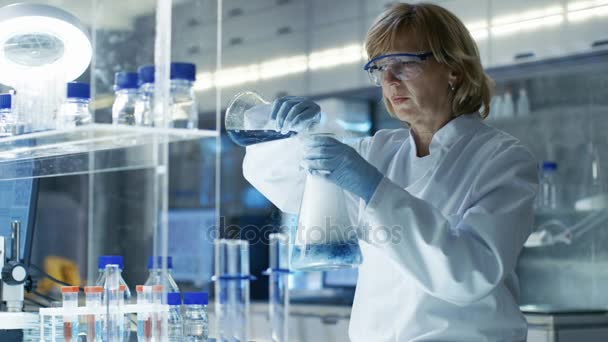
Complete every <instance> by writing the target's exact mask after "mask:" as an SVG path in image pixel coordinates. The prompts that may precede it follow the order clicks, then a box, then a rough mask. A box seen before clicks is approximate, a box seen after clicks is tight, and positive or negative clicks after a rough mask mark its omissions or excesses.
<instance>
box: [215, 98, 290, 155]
mask: <svg viewBox="0 0 608 342" xmlns="http://www.w3.org/2000/svg"><path fill="white" fill-rule="evenodd" d="M271 109H272V105H271V104H270V102H268V101H266V100H264V99H263V98H262V97H261V96H260V95H258V94H257V93H255V92H252V91H245V92H242V93H239V94H237V95H236V96H235V97H234V98H233V99H232V101H230V103H229V104H228V109H227V110H226V131H228V135H229V136H230V138H231V139H232V141H234V142H235V143H236V144H238V145H241V146H248V145H253V144H258V143H262V142H266V141H272V140H279V139H285V138H289V137H291V136H292V135H294V134H296V132H295V131H289V132H287V133H286V134H282V133H281V132H278V131H276V129H275V128H276V123H275V120H273V119H272V118H271V117H270V114H271V113H270V111H271Z"/></svg>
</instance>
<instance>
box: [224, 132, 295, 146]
mask: <svg viewBox="0 0 608 342" xmlns="http://www.w3.org/2000/svg"><path fill="white" fill-rule="evenodd" d="M295 134H296V132H294V131H289V132H287V133H286V134H282V133H281V132H277V131H274V130H262V129H254V130H228V135H229V136H230V138H231V139H232V141H234V142H235V143H236V144H238V145H240V146H249V145H253V144H259V143H263V142H267V141H274V140H280V139H286V138H289V137H292V136H293V135H295Z"/></svg>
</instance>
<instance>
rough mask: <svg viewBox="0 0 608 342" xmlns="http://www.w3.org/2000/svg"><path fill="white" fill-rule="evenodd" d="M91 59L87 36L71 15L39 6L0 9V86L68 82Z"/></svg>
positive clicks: (77, 75) (90, 47)
mask: <svg viewBox="0 0 608 342" xmlns="http://www.w3.org/2000/svg"><path fill="white" fill-rule="evenodd" d="M92 56H93V48H92V46H91V41H90V39H89V34H88V33H87V30H86V28H85V27H84V26H83V25H82V23H81V22H80V20H78V18H76V17H75V16H73V15H72V14H70V13H68V12H66V11H64V10H62V9H59V8H57V7H53V6H49V5H43V4H31V3H17V4H12V5H8V6H5V7H2V8H0V83H3V84H6V85H14V84H16V83H18V82H23V81H24V80H25V81H29V80H36V79H45V78H46V79H51V78H54V79H58V80H62V81H65V82H70V81H73V80H75V79H76V78H78V77H79V76H80V75H82V73H84V72H85V71H86V69H87V68H88V66H89V64H90V63H91V58H92Z"/></svg>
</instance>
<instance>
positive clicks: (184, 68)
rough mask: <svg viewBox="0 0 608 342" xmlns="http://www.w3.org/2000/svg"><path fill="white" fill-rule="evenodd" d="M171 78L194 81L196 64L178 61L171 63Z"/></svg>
mask: <svg viewBox="0 0 608 342" xmlns="http://www.w3.org/2000/svg"><path fill="white" fill-rule="evenodd" d="M171 79H172V80H188V81H192V82H194V80H195V79H196V65H194V64H192V63H180V62H176V63H171Z"/></svg>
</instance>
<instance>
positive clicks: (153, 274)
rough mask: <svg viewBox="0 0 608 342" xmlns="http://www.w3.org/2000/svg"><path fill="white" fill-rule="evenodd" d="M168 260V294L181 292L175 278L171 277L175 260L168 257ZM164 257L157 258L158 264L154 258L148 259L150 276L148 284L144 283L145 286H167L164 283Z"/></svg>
mask: <svg viewBox="0 0 608 342" xmlns="http://www.w3.org/2000/svg"><path fill="white" fill-rule="evenodd" d="M166 260H167V284H166V286H167V292H168V293H171V292H180V291H179V287H178V286H177V283H176V282H175V280H174V279H173V276H172V275H171V270H172V269H173V258H172V257H170V256H168V257H167V258H166ZM162 261H163V260H162V257H160V256H157V257H156V264H155V263H154V257H152V256H151V257H149V258H148V270H149V271H150V275H149V276H148V279H147V280H146V282H145V283H144V285H145V286H152V285H165V284H164V282H163V281H162Z"/></svg>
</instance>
